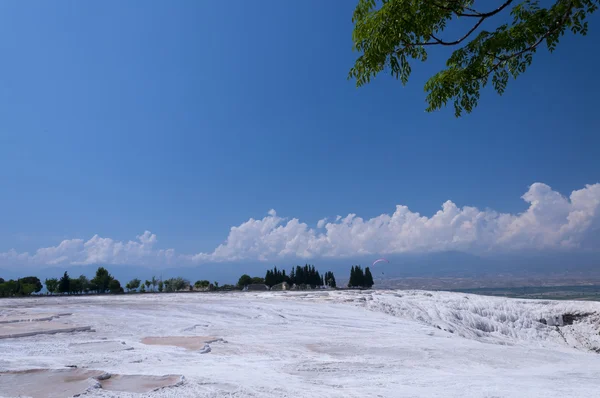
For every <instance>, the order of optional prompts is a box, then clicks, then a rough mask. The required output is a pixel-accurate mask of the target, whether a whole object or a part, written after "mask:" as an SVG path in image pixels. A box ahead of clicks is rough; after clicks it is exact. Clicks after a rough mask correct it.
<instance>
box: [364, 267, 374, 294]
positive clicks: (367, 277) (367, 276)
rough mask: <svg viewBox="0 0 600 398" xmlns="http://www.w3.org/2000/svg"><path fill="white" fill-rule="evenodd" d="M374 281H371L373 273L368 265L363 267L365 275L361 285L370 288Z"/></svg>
mask: <svg viewBox="0 0 600 398" xmlns="http://www.w3.org/2000/svg"><path fill="white" fill-rule="evenodd" d="M373 285H374V282H373V275H371V270H370V269H369V267H367V268H365V277H364V280H363V287H366V288H369V289H370V288H371V287H373Z"/></svg>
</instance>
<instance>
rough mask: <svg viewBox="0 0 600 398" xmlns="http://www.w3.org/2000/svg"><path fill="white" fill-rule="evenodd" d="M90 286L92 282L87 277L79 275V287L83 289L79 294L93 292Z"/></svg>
mask: <svg viewBox="0 0 600 398" xmlns="http://www.w3.org/2000/svg"><path fill="white" fill-rule="evenodd" d="M90 285H91V284H90V280H89V279H88V278H87V276H85V275H79V286H80V287H81V290H80V291H79V293H89V291H90V290H91V286H90Z"/></svg>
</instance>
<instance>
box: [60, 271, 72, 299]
mask: <svg viewBox="0 0 600 398" xmlns="http://www.w3.org/2000/svg"><path fill="white" fill-rule="evenodd" d="M58 292H59V293H63V294H64V293H70V292H71V278H69V274H68V273H67V271H65V273H64V275H63V276H62V278H60V281H58Z"/></svg>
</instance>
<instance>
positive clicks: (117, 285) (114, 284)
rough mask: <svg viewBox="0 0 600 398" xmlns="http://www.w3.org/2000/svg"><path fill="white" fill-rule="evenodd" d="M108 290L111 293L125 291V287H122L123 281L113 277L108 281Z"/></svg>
mask: <svg viewBox="0 0 600 398" xmlns="http://www.w3.org/2000/svg"><path fill="white" fill-rule="evenodd" d="M108 290H109V291H110V293H111V294H120V293H123V288H122V287H121V282H119V281H118V280H116V279H114V278H113V279H111V280H110V282H109V283H108Z"/></svg>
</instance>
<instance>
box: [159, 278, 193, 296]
mask: <svg viewBox="0 0 600 398" xmlns="http://www.w3.org/2000/svg"><path fill="white" fill-rule="evenodd" d="M163 285H164V290H165V292H167V293H174V292H179V291H182V290H188V289H189V287H190V281H188V280H187V279H184V278H181V277H178V278H171V279H167V280H165V281H164V282H163Z"/></svg>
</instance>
